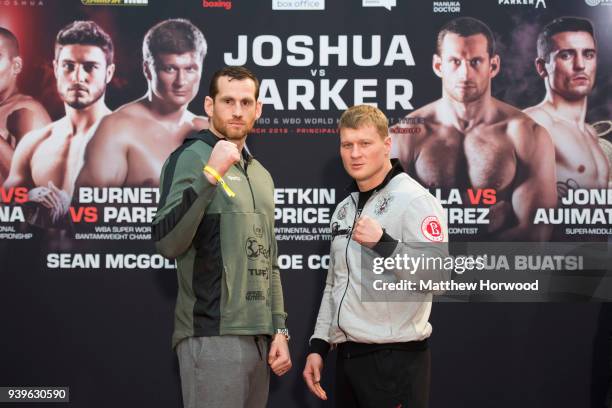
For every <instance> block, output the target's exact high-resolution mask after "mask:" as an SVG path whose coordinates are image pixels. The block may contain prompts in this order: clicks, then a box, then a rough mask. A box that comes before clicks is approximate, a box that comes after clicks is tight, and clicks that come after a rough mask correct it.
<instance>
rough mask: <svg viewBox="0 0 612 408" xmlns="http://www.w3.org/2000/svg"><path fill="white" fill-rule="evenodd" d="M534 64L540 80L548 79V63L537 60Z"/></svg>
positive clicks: (540, 59) (542, 59) (541, 59)
mask: <svg viewBox="0 0 612 408" xmlns="http://www.w3.org/2000/svg"><path fill="white" fill-rule="evenodd" d="M533 63H534V65H535V69H536V71H537V72H538V75H539V76H540V78H542V79H544V78H546V77H547V76H548V70H547V69H546V61H545V60H544V58H536V59H535V61H534V62H533Z"/></svg>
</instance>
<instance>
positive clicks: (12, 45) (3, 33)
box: [0, 27, 19, 58]
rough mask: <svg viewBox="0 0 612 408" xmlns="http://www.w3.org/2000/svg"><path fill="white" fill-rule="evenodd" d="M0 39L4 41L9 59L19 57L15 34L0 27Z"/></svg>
mask: <svg viewBox="0 0 612 408" xmlns="http://www.w3.org/2000/svg"><path fill="white" fill-rule="evenodd" d="M0 37H1V38H3V39H4V40H5V41H6V45H7V47H8V51H9V53H10V57H11V58H13V57H17V56H19V41H17V37H15V34H13V33H12V32H11V31H10V30H8V29H6V28H4V27H0Z"/></svg>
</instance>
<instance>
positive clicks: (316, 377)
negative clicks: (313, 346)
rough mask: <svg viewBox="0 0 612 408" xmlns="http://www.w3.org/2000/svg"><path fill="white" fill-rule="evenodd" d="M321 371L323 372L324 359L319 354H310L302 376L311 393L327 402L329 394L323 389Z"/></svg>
mask: <svg viewBox="0 0 612 408" xmlns="http://www.w3.org/2000/svg"><path fill="white" fill-rule="evenodd" d="M321 371H323V358H322V357H321V356H320V355H319V354H317V353H310V354H309V355H308V357H307V358H306V366H305V367H304V372H303V373H302V376H303V377H304V381H306V385H307V386H308V389H309V390H310V392H312V393H313V394H314V395H315V396H316V397H318V398H320V399H322V400H327V393H326V392H325V390H324V389H323V387H321Z"/></svg>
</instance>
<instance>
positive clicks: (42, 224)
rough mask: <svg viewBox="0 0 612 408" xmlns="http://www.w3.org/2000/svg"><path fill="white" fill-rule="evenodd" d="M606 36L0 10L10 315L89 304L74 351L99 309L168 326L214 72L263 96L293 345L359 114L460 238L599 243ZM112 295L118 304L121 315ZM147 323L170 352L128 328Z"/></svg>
mask: <svg viewBox="0 0 612 408" xmlns="http://www.w3.org/2000/svg"><path fill="white" fill-rule="evenodd" d="M464 17H471V18H472V19H476V20H469V19H468V20H465V19H463V20H461V18H464ZM177 19H179V20H178V23H177V21H176V20H177ZM457 19H459V20H457ZM559 19H560V20H559ZM611 20H612V2H610V1H609V0H576V1H572V2H568V1H562V0H486V1H478V0H460V1H433V0H420V1H407V0H362V1H336V0H334V1H331V0H327V1H325V0H266V1H257V2H253V1H250V2H249V1H242V0H226V1H212V0H211V1H208V0H202V1H200V0H182V1H174V2H165V1H162V0H132V1H130V0H82V1H78V0H61V1H60V0H0V27H1V29H0V183H1V187H0V202H1V204H0V265H2V267H1V268H2V275H4V277H3V279H7V280H6V284H5V285H3V289H4V290H5V291H6V293H4V295H5V296H4V298H5V299H12V300H15V301H17V302H18V304H22V303H21V302H20V301H19V299H20V298H21V297H22V296H25V299H29V303H30V304H32V302H33V303H34V304H39V303H38V302H40V306H39V308H42V309H44V308H46V307H51V308H52V309H55V308H59V309H58V310H56V313H57V314H59V315H61V313H65V312H66V310H63V307H66V308H68V309H71V310H72V309H78V308H79V307H81V306H82V305H83V304H86V305H88V306H87V307H86V308H85V310H89V312H90V313H89V314H87V313H85V312H83V316H82V317H83V321H82V322H81V323H79V324H77V325H76V327H77V328H76V329H75V330H76V332H75V333H74V335H75V336H78V334H79V332H83V331H87V330H89V329H85V328H86V327H87V328H89V327H91V326H92V325H95V320H96V318H100V316H105V317H104V318H103V320H104V321H106V322H108V320H105V319H108V314H106V313H104V312H103V309H104V307H105V306H103V305H108V301H109V299H108V298H107V295H110V296H111V297H113V300H114V301H116V303H114V302H113V303H114V304H113V306H112V307H111V309H109V310H113V311H114V312H115V313H119V311H124V308H125V310H129V312H127V313H128V315H129V314H130V313H136V312H135V310H134V309H132V308H131V306H129V305H132V304H133V303H135V304H137V305H138V306H137V309H138V310H140V311H142V310H141V308H144V309H146V308H147V307H148V306H150V307H153V309H154V310H156V311H158V312H159V313H160V314H164V316H165V317H167V319H166V320H165V322H166V323H164V324H167V325H170V324H171V320H172V317H171V310H170V307H171V305H172V303H173V293H172V291H173V283H172V279H174V274H173V269H174V263H173V262H172V261H169V260H167V259H164V258H163V257H162V256H160V255H158V254H156V253H155V250H154V247H153V244H152V241H151V235H152V229H151V222H152V220H153V218H154V216H155V211H156V208H157V203H158V200H159V197H160V193H159V187H160V179H159V177H160V173H161V168H162V165H163V163H164V161H165V160H166V158H167V157H168V156H169V154H170V153H171V152H172V151H174V150H175V149H176V148H177V147H178V146H180V145H181V143H182V142H183V140H184V139H185V138H186V137H187V136H188V135H189V134H191V133H192V132H197V131H199V130H201V129H205V128H207V127H208V120H207V118H206V114H205V112H204V98H205V97H206V95H208V94H209V90H208V89H209V88H208V87H209V82H210V78H211V76H212V74H213V73H214V72H215V71H216V70H218V69H219V68H221V67H223V66H226V65H244V66H246V67H247V68H249V69H250V70H252V71H253V72H254V73H255V74H256V75H257V76H258V78H259V79H260V85H261V87H260V91H259V99H260V101H261V102H262V104H263V113H262V116H261V118H260V119H259V120H258V121H257V122H256V124H255V127H254V129H253V130H252V131H251V132H250V135H249V137H248V139H247V148H248V150H249V151H250V152H251V153H252V154H253V156H254V157H255V158H257V159H258V160H259V161H260V162H261V163H262V164H263V165H264V166H265V167H266V168H267V169H268V170H269V171H270V173H271V174H272V176H273V178H274V182H275V195H274V200H275V205H276V210H275V223H276V238H277V241H278V245H279V254H280V256H279V265H280V267H281V269H283V270H285V271H287V272H288V273H287V274H284V275H283V282H284V286H285V292H286V293H285V298H286V302H287V304H288V309H289V313H290V316H295V317H294V318H293V320H291V319H292V318H290V321H292V322H293V327H294V328H295V332H296V333H297V335H298V336H300V338H306V336H307V335H308V334H309V333H310V332H311V329H312V322H313V319H314V317H315V316H316V310H317V306H318V303H317V302H318V297H320V291H319V289H320V287H321V285H322V282H323V279H324V272H325V271H326V270H327V268H328V266H329V255H328V251H329V242H330V239H331V226H330V220H331V216H332V213H333V210H334V208H335V205H336V204H337V203H338V202H340V201H342V199H343V198H344V197H345V196H346V195H347V194H348V191H350V190H348V189H347V188H349V186H350V179H349V178H348V176H347V175H346V173H345V171H344V169H343V167H342V163H341V160H340V158H339V136H338V132H337V123H338V119H339V117H340V115H341V114H342V112H343V111H344V110H345V109H346V108H347V107H350V106H352V105H357V104H364V103H365V104H372V105H375V106H378V107H379V108H380V109H381V110H382V111H383V112H384V113H385V114H386V115H387V117H388V119H389V135H390V136H391V138H392V156H393V157H394V158H397V159H398V160H399V162H400V163H401V165H402V166H403V168H404V170H405V171H406V172H407V173H408V174H409V175H410V176H412V177H413V178H414V179H415V180H416V181H418V182H419V183H421V184H422V185H424V186H425V187H426V188H428V189H429V191H430V192H431V193H432V194H434V195H435V196H436V197H437V198H438V199H439V200H440V202H441V203H442V205H443V207H444V209H445V214H446V218H447V222H448V227H449V228H448V232H447V233H448V235H449V239H450V240H451V241H456V242H461V241H463V242H478V241H482V242H514V241H519V242H531V241H542V242H556V241H566V242H567V241H569V242H584V241H599V242H602V241H603V242H605V241H607V240H608V239H609V236H610V233H611V232H612V226H611V224H612V222H611V221H612V209H611V208H610V202H611V201H612V190H610V189H608V187H609V185H610V184H609V183H610V181H609V180H610V177H611V173H610V160H611V156H612V143H611V142H612V96H611V94H610V90H611V88H612V77H611V76H610V70H609V69H608V67H609V66H610V64H612V33H611V32H610V30H611V28H610V26H611V25H610V21H611ZM156 27H157V29H156ZM160 27H161V29H162V31H163V30H165V31H163V33H162V34H159V33H160V32H161V31H160ZM444 30H446V31H444ZM155 33H157V35H158V36H157V37H156V38H157V39H158V40H157V42H156V41H154V40H152V38H153V37H155V35H156V34H155ZM457 33H459V34H457ZM461 33H464V34H461ZM474 33H476V36H475V37H471V36H472V35H473V34H474ZM489 33H490V35H489ZM468 37H470V38H472V39H475V40H474V41H471V42H470V41H467V40H466V38H468ZM160 38H161V39H160ZM147 39H148V40H147ZM152 101H156V102H155V103H153V102H152ZM227 181H228V184H229V185H230V186H231V182H232V181H231V180H227ZM420 232H421V233H422V234H423V235H424V236H425V237H433V238H435V239H437V238H438V235H437V234H438V232H437V231H435V229H434V230H432V227H431V225H428V224H426V223H424V224H423V225H422V231H420ZM435 239H434V240H435ZM245 250H247V251H255V250H256V248H250V247H248V246H247V247H246V248H245ZM313 271H314V272H317V273H311V272H313ZM7 276H10V277H8V278H7ZM22 279H23V282H26V283H25V284H18V283H17V282H21V280H22ZM58 280H59V281H61V282H62V285H65V286H62V288H65V289H64V290H65V292H64V291H63V290H60V289H59V287H58V286H56V285H59V283H58ZM118 281H120V282H123V283H125V285H126V286H125V289H126V291H127V292H129V293H124V292H121V293H114V295H116V298H115V296H113V295H112V294H113V291H112V290H111V289H110V288H109V286H108V285H109V284H111V283H110V282H114V283H115V284H116V282H118ZM136 282H140V284H142V285H143V286H142V287H140V286H139V285H140V284H137V283H136ZM142 282H146V283H142ZM46 285H50V286H46ZM92 285H93V286H92ZM49 287H52V288H54V291H52V292H48V291H47V289H48V288H49ZM68 288H70V289H68ZM94 288H97V289H96V290H102V292H101V293H104V294H105V296H102V295H100V294H99V293H97V292H96V290H94ZM100 288H104V289H100ZM136 288H139V289H138V290H136ZM310 289H312V290H311V291H309V290H310ZM58 290H59V292H57V291H58ZM305 293H311V294H312V295H308V296H307V295H305ZM305 298H306V299H305ZM311 298H312V299H311ZM34 299H36V301H34ZM77 299H78V300H77ZM92 304H96V305H97V306H92ZM49 305H51V306H49ZM147 305H148V306H147ZM90 307H94V309H89V308H90ZM96 307H97V308H96ZM27 310H28V311H29V312H27V313H25V312H24V313H25V315H26V316H28V317H29V318H34V317H35V316H36V313H35V312H34V311H33V309H27ZM169 310H170V311H169ZM292 312H293V315H292ZM49 313H50V312H49ZM74 313H77V312H74ZM97 313H100V315H99V316H97ZM79 316H80V315H79ZM96 316H97V317H96ZM134 316H135V315H134ZM158 323H159V322H158ZM45 324H50V323H45ZM140 324H144V326H146V327H145V328H143V332H145V333H148V334H149V335H150V336H151V337H153V338H155V339H156V340H155V341H156V342H157V343H159V344H162V345H163V344H165V343H164V341H165V339H166V337H168V338H169V335H168V333H167V332H163V333H160V330H161V328H160V327H159V326H156V325H155V324H153V323H143V322H138V323H135V322H127V321H126V322H124V323H122V325H123V326H122V327H124V328H125V327H130V328H131V329H132V330H135V329H134V327H140V326H139V325H140ZM24 325H25V323H23V322H20V323H17V322H14V323H11V328H12V330H14V331H23V330H24ZM26 331H27V330H26ZM27 332H29V333H32V332H30V331H27ZM166 335H168V336H166ZM66 336H68V335H66ZM114 340H117V339H116V338H115V339H114ZM55 341H57V342H59V341H60V340H59V339H56V340H55ZM7 344H8V345H14V344H13V343H12V342H9V343H7ZM134 346H135V345H134ZM66 347H68V346H66ZM151 347H153V346H151ZM77 348H78V347H77ZM76 354H77V355H81V354H83V355H84V354H85V349H83V348H79V351H77V352H76ZM168 364H171V363H168ZM57 365H61V364H60V363H59V362H57ZM109 370H111V368H109ZM51 371H53V370H51ZM43 380H44V379H43ZM273 395H274V390H273ZM283 395H284V394H283ZM300 395H301V394H300ZM166 397H167V396H166ZM166 397H164V398H166ZM167 398H170V400H172V398H175V395H174V394H172V395H171V396H170V397H167ZM283 398H287V399H288V400H291V401H293V399H292V398H294V397H292V396H289V394H287V395H285V396H284V397H283ZM162 399H163V398H162ZM285 402H286V401H285ZM293 405H295V403H291V404H290V406H293ZM89 406H93V405H89ZM279 406H281V405H279ZM283 406H284V405H283Z"/></svg>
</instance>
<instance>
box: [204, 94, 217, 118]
mask: <svg viewBox="0 0 612 408" xmlns="http://www.w3.org/2000/svg"><path fill="white" fill-rule="evenodd" d="M204 111H205V112H206V115H207V116H208V117H209V118H212V117H213V115H214V113H215V101H214V100H213V98H211V97H210V96H207V97H206V98H204Z"/></svg>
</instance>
